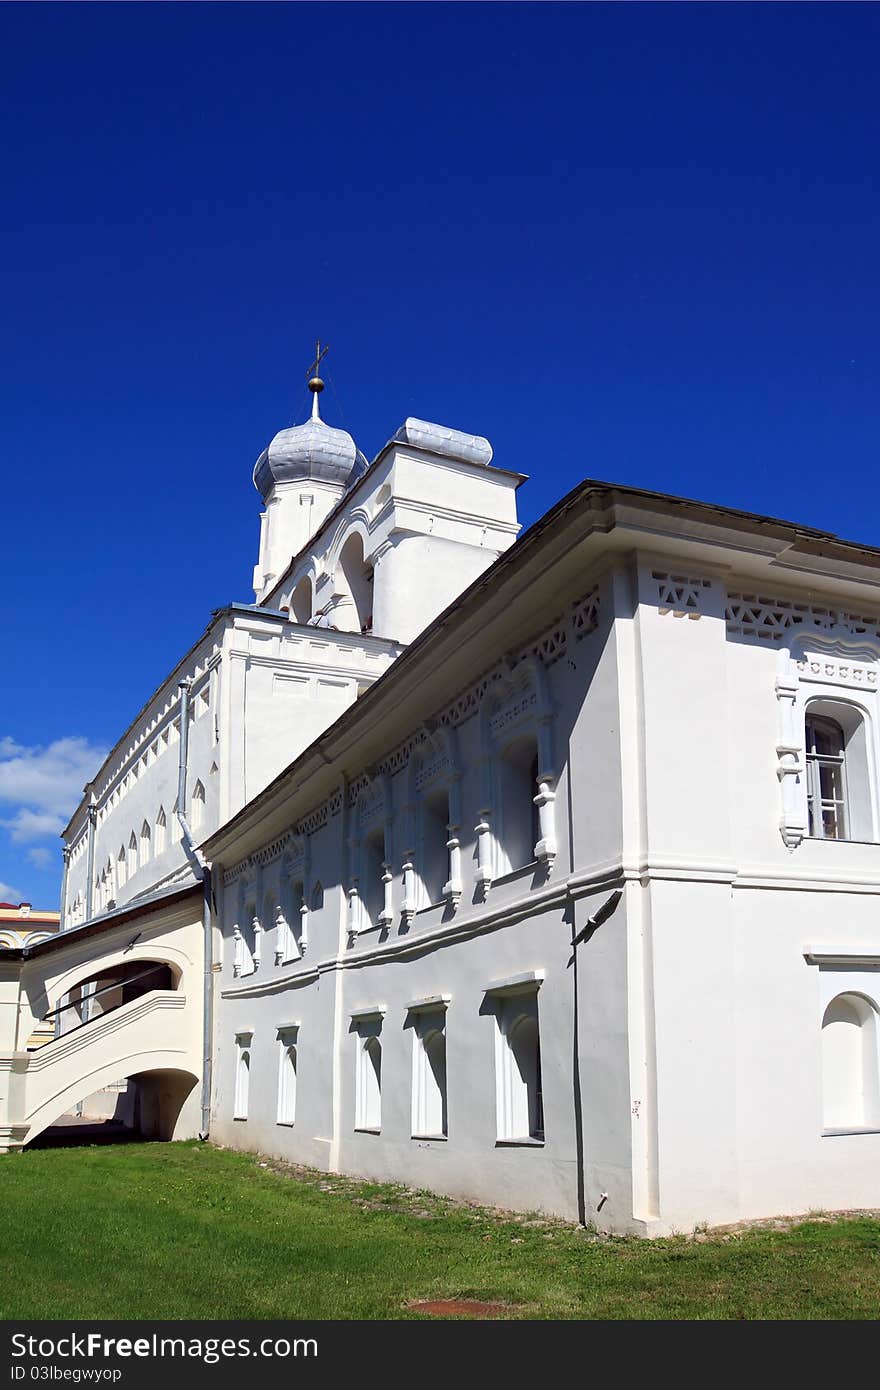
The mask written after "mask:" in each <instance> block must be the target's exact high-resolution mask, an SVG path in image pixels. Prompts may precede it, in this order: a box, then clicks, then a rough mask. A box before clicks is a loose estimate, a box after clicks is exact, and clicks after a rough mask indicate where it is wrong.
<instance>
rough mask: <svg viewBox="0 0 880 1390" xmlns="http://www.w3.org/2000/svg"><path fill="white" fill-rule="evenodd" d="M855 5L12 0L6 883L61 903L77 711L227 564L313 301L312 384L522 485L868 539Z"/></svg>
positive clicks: (78, 751) (121, 704) (873, 288)
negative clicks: (480, 438)
mask: <svg viewBox="0 0 880 1390" xmlns="http://www.w3.org/2000/svg"><path fill="white" fill-rule="evenodd" d="M878 41H880V10H878V7H877V6H875V5H847V4H833V5H824V4H809V5H804V4H783V5H773V4H765V5H709V4H706V5H696V4H686V5H665V4H656V5H648V6H643V5H640V4H621V5H603V4H597V5H580V4H563V5H554V4H540V5H532V4H522V5H507V4H493V5H485V6H484V5H480V4H441V5H431V4H420V5H409V4H391V5H382V4H370V3H363V4H314V5H313V4H291V5H287V4H271V5H261V4H246V5H238V4H229V5H219V6H218V5H214V4H195V5H187V4H167V5H166V4H155V5H147V6H141V5H138V4H119V5H113V4H100V5H78V4H63V5H40V4H29V5H23V6H18V5H15V4H5V5H3V6H0V54H2V56H0V108H2V131H3V140H2V154H0V159H2V171H3V182H2V188H3V213H2V220H0V244H2V267H3V272H4V274H3V281H4V283H3V296H2V304H3V333H2V345H0V352H2V362H0V391H2V397H3V401H2V412H0V448H2V502H3V508H2V514H3V546H2V584H3V588H2V592H3V612H4V624H3V655H4V659H5V671H6V679H5V680H4V682H3V698H2V703H0V738H2V737H3V736H5V738H6V743H5V744H4V743H0V759H2V756H3V754H4V752H5V762H4V761H3V760H0V798H2V799H0V819H6V820H7V821H12V822H13V824H12V825H11V826H10V825H7V826H6V828H5V829H0V896H2V892H3V891H4V890H3V888H2V885H3V884H5V885H6V886H7V888H14V889H16V890H17V891H20V892H23V893H25V894H26V895H27V896H31V897H33V898H34V901H37V902H40V903H42V904H43V905H49V904H50V903H52V902H55V901H56V900H57V892H58V878H59V873H60V869H59V864H60V854H58V851H57V846H58V842H57V839H56V838H55V835H54V829H55V826H53V825H52V818H53V817H54V818H55V819H56V821H57V818H58V816H59V815H61V812H62V810H64V811H67V810H69V809H71V805H72V803H73V802H75V800H76V795H75V791H76V790H78V788H79V786H81V783H82V781H83V780H85V779H84V776H82V775H81V774H82V767H87V768H88V770H89V771H91V763H90V759H91V762H94V748H93V746H99V745H105V744H108V743H110V742H112V741H113V740H114V739H115V738H116V737H117V736H118V735H119V734H120V733H121V731H122V729H123V727H124V726H125V724H126V723H127V722H128V721H129V719H130V718H131V717H132V716H133V715H134V713H135V712H136V711H137V710H138V709H139V707H140V705H141V704H142V702H143V700H144V698H145V697H146V695H147V694H148V693H149V692H150V691H151V690H152V689H153V688H154V687H155V686H156V685H157V684H158V683H159V681H160V680H161V679H162V677H163V676H164V675H165V674H166V672H167V671H168V669H169V668H170V667H171V666H172V665H173V663H174V662H175V660H176V659H177V658H178V656H179V655H180V654H182V652H183V651H184V650H185V649H186V647H187V646H188V645H189V644H190V643H191V642H192V641H193V640H194V639H195V638H196V636H197V635H198V634H199V633H200V632H201V630H202V629H203V628H204V626H205V624H206V622H207V620H208V618H209V615H210V610H211V609H212V608H214V607H217V606H219V605H220V604H222V603H225V602H227V601H229V600H231V599H243V600H246V601H249V600H251V599H252V597H253V594H252V590H251V589H250V575H251V568H252V566H253V563H254V561H255V558H256V547H257V536H258V514H259V505H258V498H257V494H256V493H255V491H254V489H253V486H252V483H251V470H252V467H253V462H254V459H255V458H256V456H257V454H258V452H259V451H260V449H261V448H262V447H263V445H264V444H265V443H266V442H267V441H268V439H269V438H270V437H271V435H272V434H273V433H274V432H275V431H276V430H277V429H278V428H280V427H281V426H283V425H284V424H287V423H290V422H291V421H294V420H300V419H302V418H303V417H304V415H305V413H306V410H307V402H306V394H307V393H306V391H305V389H304V381H305V368H306V367H307V366H308V363H309V361H310V353H311V346H312V342H313V340H314V338H315V336H316V335H317V334H320V336H321V337H322V339H325V340H326V341H329V342H330V343H331V345H332V350H331V354H330V356H329V357H328V359H327V375H328V376H329V378H330V389H328V390H327V392H326V393H325V396H324V407H325V410H324V413H325V416H326V417H327V418H328V419H330V420H331V422H334V423H336V422H341V423H343V424H344V425H345V426H346V427H347V428H348V429H350V430H351V431H352V432H353V433H354V435H355V437H356V439H357V441H358V443H359V444H360V446H361V447H362V448H363V449H364V451H365V452H366V453H367V454H368V455H369V456H372V455H373V454H374V453H375V452H376V451H377V450H378V449H379V448H380V447H381V445H382V444H383V443H384V442H385V440H386V439H387V438H388V437H389V436H390V435H391V434H392V433H393V431H394V430H395V429H396V428H397V426H398V425H399V424H400V422H401V421H402V420H403V418H404V417H405V416H406V415H407V414H415V415H420V416H422V417H424V418H427V419H431V420H437V421H441V422H443V423H447V424H450V425H453V426H457V427H459V428H462V429H466V430H473V431H476V432H479V433H482V434H486V435H487V436H488V437H489V438H490V439H491V440H492V442H493V444H494V446H495V457H496V461H497V462H498V463H499V464H501V465H503V466H505V467H508V468H513V469H519V470H521V471H522V472H525V473H528V474H530V475H531V479H532V480H531V482H529V483H528V484H527V485H526V486H525V487H524V488H523V489H522V490H521V492H520V506H521V517H522V520H523V521H524V522H525V523H527V524H528V523H529V522H531V521H533V520H534V519H535V518H536V517H537V516H539V515H540V514H541V513H542V512H543V511H545V510H546V509H547V507H548V506H549V505H550V504H551V503H552V502H554V501H555V500H556V499H557V498H558V497H559V496H561V495H562V494H563V493H564V492H565V491H567V490H568V489H569V488H570V487H572V486H573V485H574V484H575V483H576V482H577V481H578V479H580V478H582V477H584V476H587V475H591V476H595V477H601V478H609V479H613V480H618V481H623V482H628V483H633V484H637V485H643V486H646V487H651V488H657V489H661V490H664V491H669V492H677V493H684V494H688V495H691V496H695V497H700V498H704V499H707V500H713V501H718V502H723V503H729V504H732V505H735V506H741V507H745V508H748V509H750V510H757V511H763V512H771V513H776V514H779V515H783V516H789V517H793V518H794V519H796V520H800V521H803V522H806V523H809V524H811V525H814V526H820V527H825V528H827V529H830V530H836V531H839V532H841V533H842V534H844V535H846V536H850V537H853V538H856V539H861V540H865V541H868V542H872V543H874V544H880V515H878V507H877V468H876V460H877V456H878V437H880V404H878V391H877V386H878V365H880V350H878V323H880V296H878V246H880V194H878V182H877V168H878V163H877V150H878V147H880V138H878V137H880V109H878V101H877V78H876V70H877V52H878ZM10 740H11V741H12V742H10ZM59 740H80V741H81V742H77V743H70V742H66V743H63V744H61V745H60V747H59V748H56V749H55V750H54V753H51V752H50V753H49V754H45V753H41V752H39V751H38V750H39V749H46V748H47V747H51V745H53V744H57V743H58V741H59ZM13 745H21V750H19V751H16V748H15V747H14V746H13ZM53 758H54V761H53ZM4 769H5V772H4ZM4 775H5V780H4ZM46 777H49V778H50V779H54V785H56V786H57V787H58V792H57V795H56V796H55V797H54V800H53V795H52V793H51V792H50V791H47V790H46V785H45V779H46ZM41 779H42V780H41ZM65 779H66V780H65ZM71 787H73V788H74V790H73V791H71V789H70V788H71ZM23 811H24V812H28V813H29V814H27V815H24V816H22V812H23ZM11 831H15V832H16V834H17V837H18V838H17V840H16V839H14V838H13V836H12V834H11V833H10V832H11ZM47 849H48V850H49V851H50V853H49V855H47V854H46V853H45V851H46V850H47ZM34 851H36V853H34ZM47 861H49V862H47Z"/></svg>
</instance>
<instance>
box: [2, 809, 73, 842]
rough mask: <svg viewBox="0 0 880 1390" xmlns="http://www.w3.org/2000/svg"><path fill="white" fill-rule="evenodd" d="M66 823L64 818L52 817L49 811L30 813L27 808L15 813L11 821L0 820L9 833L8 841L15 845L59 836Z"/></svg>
mask: <svg viewBox="0 0 880 1390" xmlns="http://www.w3.org/2000/svg"><path fill="white" fill-rule="evenodd" d="M66 823H67V821H66V817H64V816H56V815H53V814H52V812H51V811H31V810H30V809H29V808H28V807H27V806H22V808H21V810H20V811H16V813H15V815H14V816H13V817H12V819H11V820H0V825H2V826H3V829H4V830H8V831H9V836H10V839H11V840H12V841H13V842H14V843H15V844H17V845H24V844H27V843H28V841H30V840H45V838H46V836H47V835H53V836H54V835H60V834H61V832H62V830H63V829H64V827H65V825H66Z"/></svg>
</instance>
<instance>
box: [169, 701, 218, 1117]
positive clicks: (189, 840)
mask: <svg viewBox="0 0 880 1390" xmlns="http://www.w3.org/2000/svg"><path fill="white" fill-rule="evenodd" d="M191 686H192V680H191V678H190V677H189V676H187V677H186V678H185V679H184V680H182V681H180V682H179V684H178V687H177V688H178V690H179V691H180V753H179V757H178V763H177V819H178V822H179V824H180V829H181V834H182V843H183V851H184V854H185V855H186V857H187V859H188V860H189V863H190V867H191V868H192V871H193V873H194V874H195V876H196V878H197V879H199V881H200V882H201V885H202V893H203V898H202V933H203V938H204V950H203V952H202V956H203V959H204V979H203V986H202V1004H203V1007H202V1124H201V1129H200V1130H199V1138H200V1139H207V1138H208V1134H209V1133H210V1128H211V1077H212V1071H213V1057H212V1047H213V1041H214V960H213V945H214V934H213V926H214V919H213V910H212V894H211V866H210V864H209V863H208V862H207V860H206V859H205V857H204V855H203V854H201V853H200V851H199V850H198V849H197V848H196V843H195V840H194V839H193V833H192V830H191V829H190V826H189V821H188V820H187V818H186V771H187V753H188V749H189V692H190V688H191Z"/></svg>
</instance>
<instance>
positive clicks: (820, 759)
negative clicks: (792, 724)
mask: <svg viewBox="0 0 880 1390" xmlns="http://www.w3.org/2000/svg"><path fill="white" fill-rule="evenodd" d="M804 734H805V751H806V784H807V807H808V811H809V826H810V835H811V836H813V837H814V838H816V839H821V840H874V839H875V830H874V825H875V817H874V810H873V795H872V790H871V776H870V769H869V762H870V759H869V753H868V737H867V731H866V727H865V720H864V718H863V717H862V715H861V713H860V711H859V710H858V709H856V707H855V706H854V705H850V704H847V703H846V702H844V701H842V700H812V701H811V702H810V704H809V705H808V706H807V713H806V719H805V721H804Z"/></svg>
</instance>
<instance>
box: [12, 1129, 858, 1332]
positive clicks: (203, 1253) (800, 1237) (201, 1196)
mask: <svg viewBox="0 0 880 1390" xmlns="http://www.w3.org/2000/svg"><path fill="white" fill-rule="evenodd" d="M277 1166H279V1167H280V1165H277ZM275 1167H276V1165H274V1164H269V1165H268V1166H266V1165H263V1166H261V1162H260V1160H259V1159H258V1158H255V1157H252V1156H250V1155H243V1154H237V1153H231V1152H228V1151H225V1150H220V1149H214V1148H211V1147H209V1146H207V1145H198V1144H126V1145H120V1146H115V1147H114V1146H108V1147H91V1148H81V1149H46V1150H35V1151H33V1152H26V1153H24V1154H11V1155H8V1156H7V1157H5V1158H2V1159H0V1179H2V1196H3V1203H2V1211H3V1216H2V1221H3V1231H2V1250H3V1280H2V1287H0V1315H2V1316H3V1317H4V1318H27V1319H30V1318H157V1319H158V1318H294V1319H300V1318H403V1317H419V1316H425V1315H424V1314H423V1313H419V1312H418V1311H416V1310H413V1309H411V1308H408V1307H407V1304H408V1303H409V1302H410V1301H412V1300H417V1299H430V1298H461V1297H464V1298H475V1299H480V1300H485V1301H500V1302H502V1303H504V1304H505V1305H508V1306H507V1307H506V1308H505V1312H504V1315H505V1316H510V1317H525V1318H876V1317H877V1315H878V1313H880V1221H877V1220H873V1219H868V1218H857V1219H850V1220H840V1221H828V1220H812V1221H804V1222H803V1223H801V1224H798V1225H795V1226H793V1227H792V1228H791V1229H788V1230H769V1229H757V1230H756V1229H753V1230H749V1231H745V1232H738V1233H721V1234H719V1235H717V1236H708V1237H707V1236H702V1237H700V1238H698V1239H693V1238H687V1237H684V1236H679V1237H674V1238H672V1239H668V1240H658V1241H653V1242H648V1241H639V1240H620V1239H601V1238H597V1237H595V1236H592V1235H590V1234H589V1233H588V1232H584V1231H581V1230H578V1229H577V1228H576V1227H572V1226H566V1225H563V1224H562V1223H559V1222H548V1221H543V1220H540V1219H534V1220H529V1219H528V1218H513V1217H510V1216H506V1215H499V1214H498V1213H497V1212H489V1211H485V1210H482V1209H477V1208H472V1207H465V1206H460V1205H456V1204H455V1203H453V1202H451V1201H448V1200H446V1199H444V1198H440V1197H436V1196H433V1195H431V1194H427V1193H412V1192H409V1191H407V1190H406V1189H404V1188H400V1187H387V1186H378V1185H376V1184H370V1183H357V1182H354V1181H352V1180H350V1179H344V1178H340V1177H337V1176H329V1177H328V1176H325V1175H320V1174H314V1173H298V1174H297V1175H296V1176H290V1175H289V1174H287V1173H283V1172H279V1171H275Z"/></svg>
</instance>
